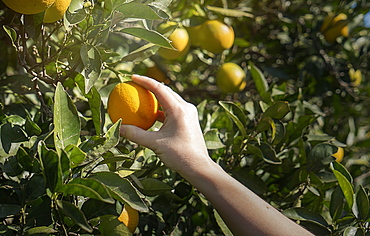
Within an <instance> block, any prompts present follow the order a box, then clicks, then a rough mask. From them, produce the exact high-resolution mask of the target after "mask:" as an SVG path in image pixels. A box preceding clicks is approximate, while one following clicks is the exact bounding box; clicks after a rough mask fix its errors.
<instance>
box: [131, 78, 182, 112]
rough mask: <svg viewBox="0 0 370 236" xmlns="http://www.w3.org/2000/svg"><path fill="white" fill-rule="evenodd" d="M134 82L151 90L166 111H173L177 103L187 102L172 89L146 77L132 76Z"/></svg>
mask: <svg viewBox="0 0 370 236" xmlns="http://www.w3.org/2000/svg"><path fill="white" fill-rule="evenodd" d="M132 80H133V81H134V82H135V83H137V84H139V85H141V86H143V87H145V88H146V89H148V90H150V91H151V92H153V93H154V95H155V96H156V97H157V99H158V101H159V103H160V104H161V106H162V107H163V109H164V110H165V111H166V110H167V109H171V108H173V107H175V106H176V102H177V103H183V102H185V101H184V100H183V99H182V98H181V96H180V95H178V94H177V93H175V92H174V91H173V90H172V89H171V88H170V87H168V86H166V85H164V84H161V83H159V82H158V81H156V80H154V79H151V78H149V77H146V76H140V75H132Z"/></svg>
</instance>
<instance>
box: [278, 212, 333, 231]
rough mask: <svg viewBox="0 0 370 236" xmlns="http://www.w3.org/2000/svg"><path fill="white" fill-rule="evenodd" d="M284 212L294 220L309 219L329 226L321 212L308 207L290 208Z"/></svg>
mask: <svg viewBox="0 0 370 236" xmlns="http://www.w3.org/2000/svg"><path fill="white" fill-rule="evenodd" d="M282 213H283V214H284V215H285V216H287V217H288V218H290V219H293V220H300V221H309V222H313V223H317V224H319V225H322V226H325V227H328V226H329V225H328V223H327V222H326V220H325V219H324V218H323V217H322V216H321V215H320V214H318V213H316V212H313V211H310V210H308V209H306V208H298V207H297V208H289V209H287V210H284V211H283V212H282Z"/></svg>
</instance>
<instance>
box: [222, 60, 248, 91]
mask: <svg viewBox="0 0 370 236" xmlns="http://www.w3.org/2000/svg"><path fill="white" fill-rule="evenodd" d="M245 77H246V75H245V72H244V70H243V69H242V68H241V67H240V66H239V65H237V64H235V63H233V62H228V63H225V64H223V65H222V66H221V67H220V69H219V71H218V72H217V77H216V83H217V86H218V87H219V89H220V90H221V91H222V92H224V93H236V92H239V91H241V90H243V89H244V88H245V85H246V81H245V80H244V79H245Z"/></svg>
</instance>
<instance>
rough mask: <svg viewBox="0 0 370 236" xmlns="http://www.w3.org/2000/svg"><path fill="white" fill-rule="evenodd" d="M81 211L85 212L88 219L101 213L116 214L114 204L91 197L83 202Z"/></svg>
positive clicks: (101, 214)
mask: <svg viewBox="0 0 370 236" xmlns="http://www.w3.org/2000/svg"><path fill="white" fill-rule="evenodd" d="M81 211H82V212H83V213H84V214H85V216H86V218H87V219H88V220H90V219H93V218H96V217H99V216H103V215H116V214H117V209H116V204H109V203H105V202H102V201H99V200H95V199H92V198H90V199H88V200H86V201H85V202H84V203H83V205H82V207H81Z"/></svg>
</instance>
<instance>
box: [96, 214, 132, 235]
mask: <svg viewBox="0 0 370 236" xmlns="http://www.w3.org/2000/svg"><path fill="white" fill-rule="evenodd" d="M99 231H100V232H101V233H102V235H109V236H126V235H127V236H131V235H132V233H131V232H130V230H129V229H128V228H127V227H126V225H125V224H123V223H122V222H120V221H119V220H118V217H117V216H111V215H105V216H102V217H100V224H99Z"/></svg>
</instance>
